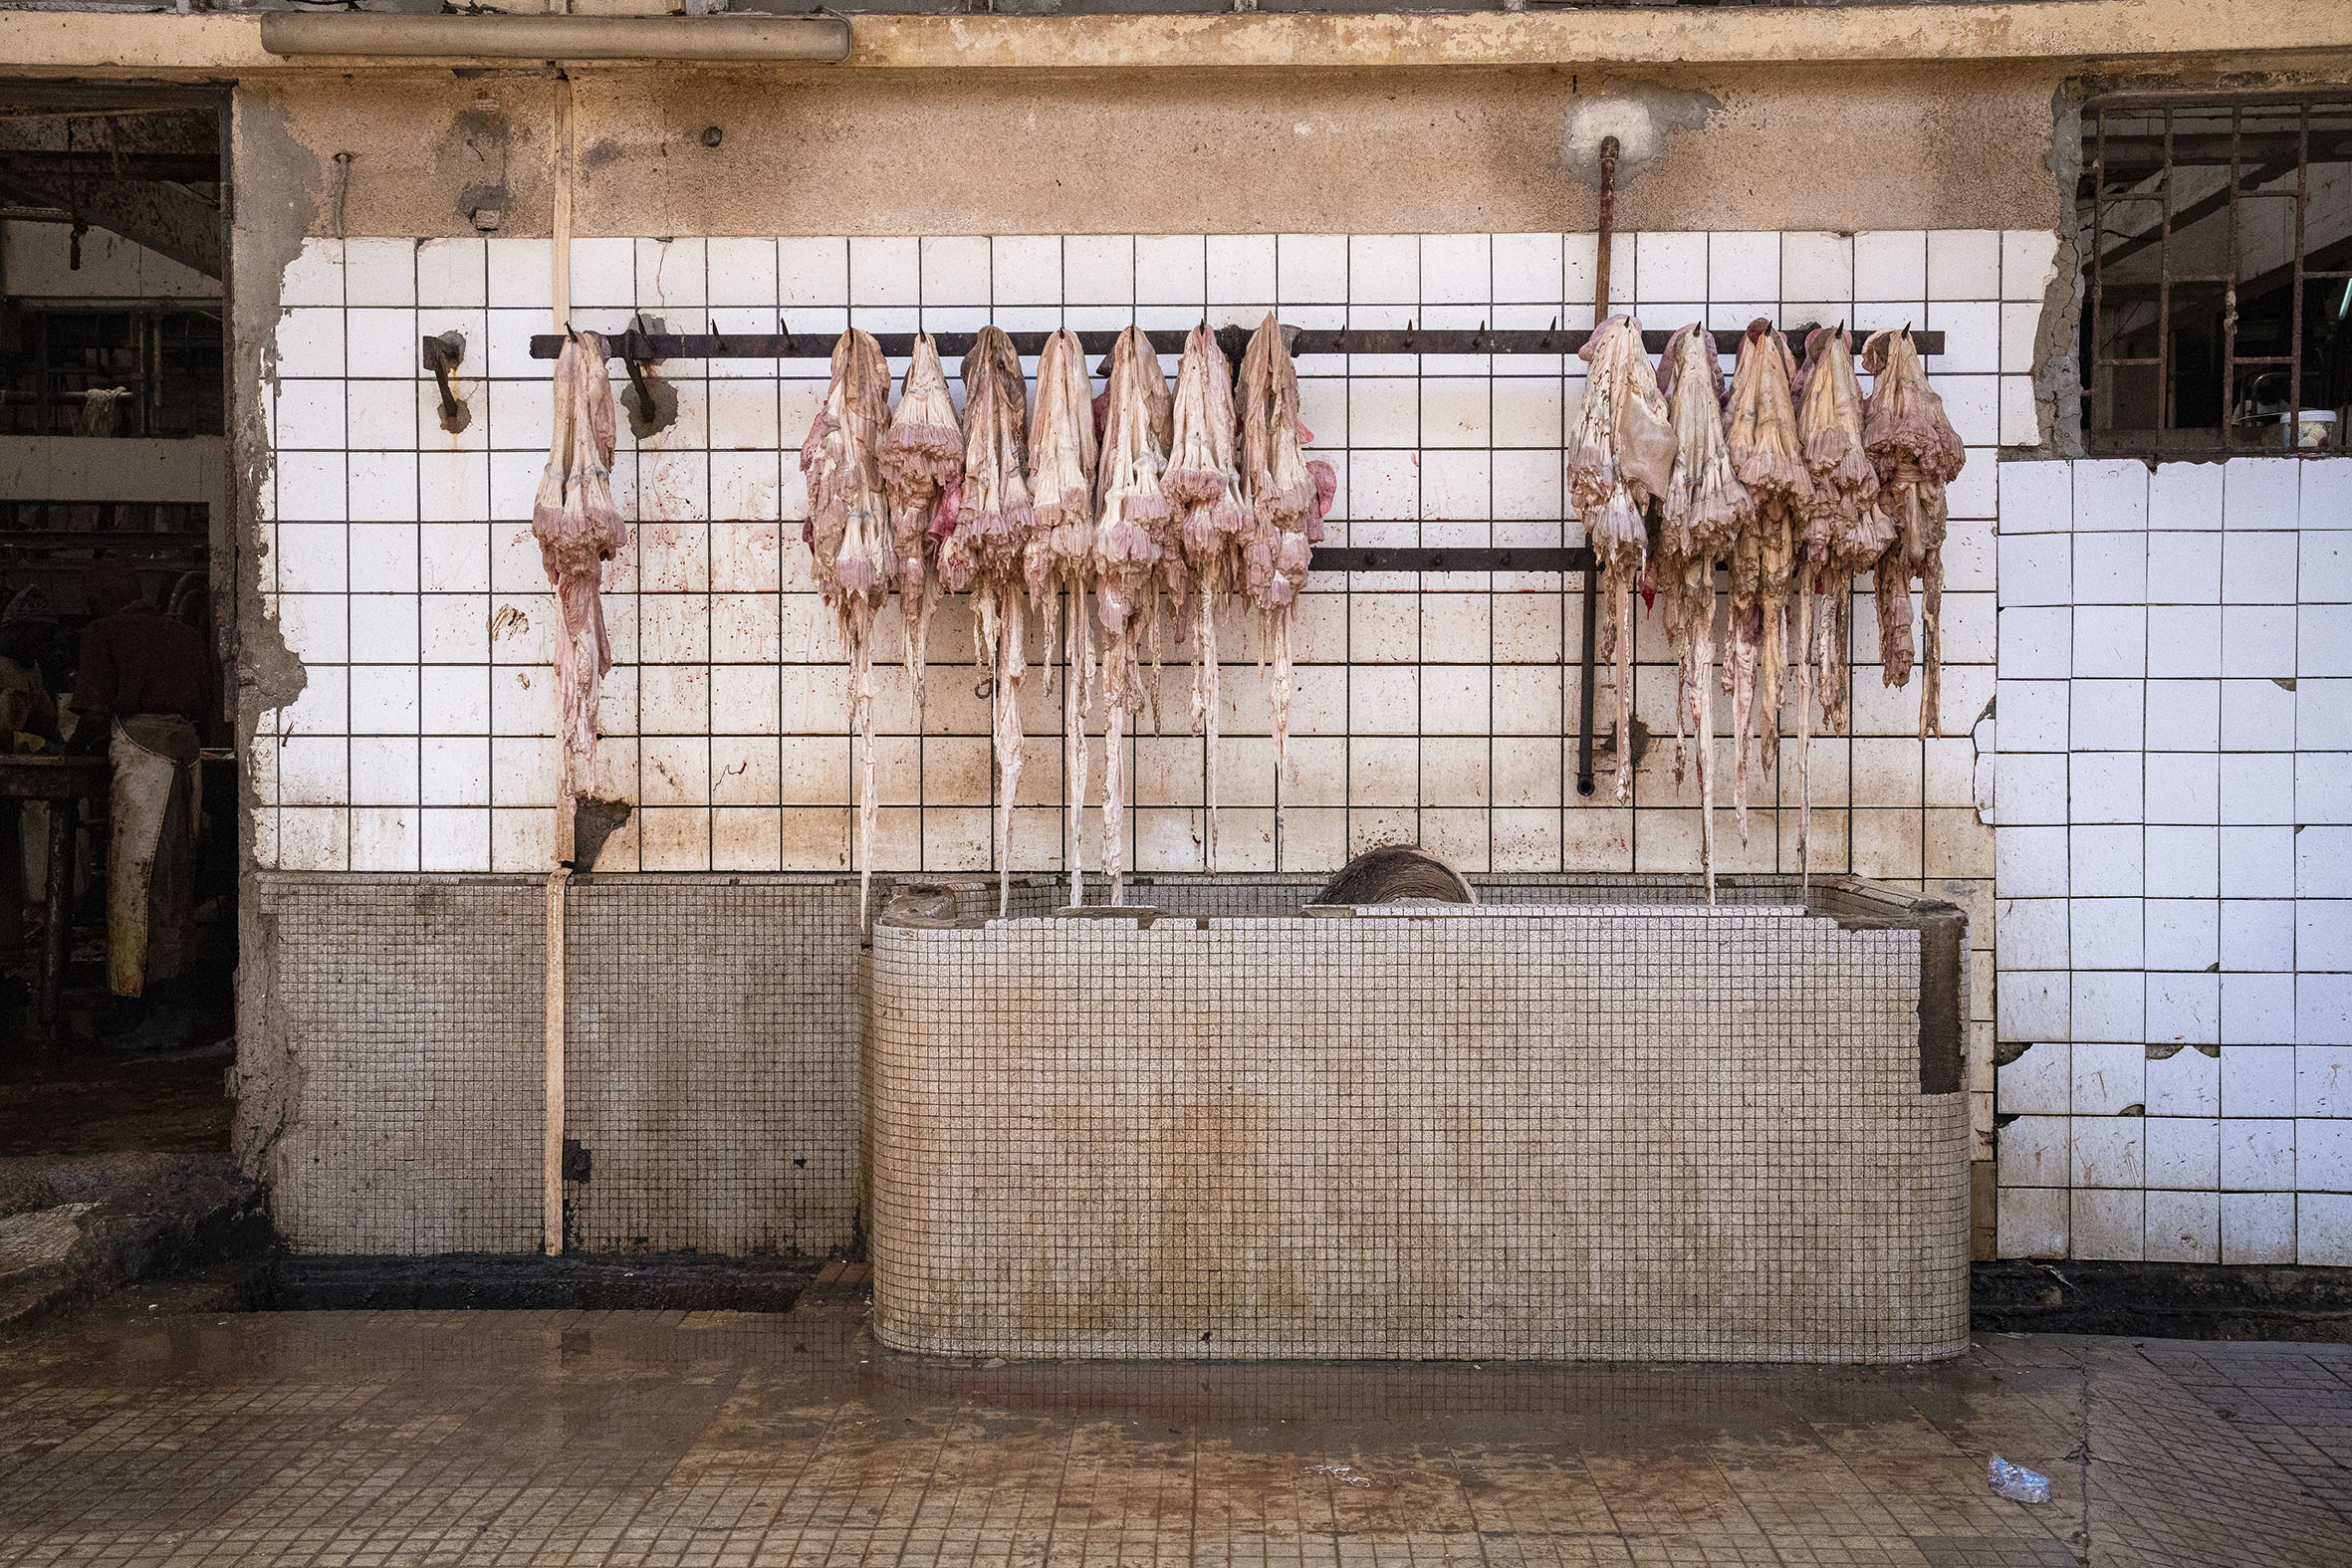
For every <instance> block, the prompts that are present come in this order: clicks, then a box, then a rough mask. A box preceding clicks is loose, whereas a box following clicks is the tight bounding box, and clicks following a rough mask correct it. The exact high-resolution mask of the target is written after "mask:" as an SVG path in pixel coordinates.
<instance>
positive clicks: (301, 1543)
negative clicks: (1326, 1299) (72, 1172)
mask: <svg viewBox="0 0 2352 1568" xmlns="http://www.w3.org/2000/svg"><path fill="white" fill-rule="evenodd" d="M132 1311H135V1308H133V1309H132ZM864 1316H865V1304H864V1301H863V1299H862V1286H861V1284H860V1282H859V1281H858V1279H856V1278H855V1277H853V1270H850V1269H844V1270H839V1271H836V1272H835V1273H834V1275H833V1277H832V1278H830V1279H829V1280H826V1281H822V1282H820V1283H819V1284H818V1285H816V1286H814V1287H813V1288H812V1289H811V1290H810V1291H809V1292H808V1294H807V1295H806V1296H804V1298H803V1301H802V1304H801V1305H800V1306H799V1307H797V1308H796V1309H795V1310H794V1311H793V1312H791V1313H788V1314H779V1315H759V1314H741V1313H727V1312H693V1313H687V1312H659V1313H656V1312H628V1313H623V1312H603V1313H599V1312H491V1313H458V1312H447V1313H442V1312H364V1313H362V1312H353V1313H337V1312H317V1313H283V1314H254V1315H243V1316H215V1315H196V1314H190V1315H174V1314H171V1313H168V1312H166V1313H163V1314H159V1315H157V1316H153V1317H146V1318H144V1319H143V1320H142V1319H139V1318H136V1317H133V1316H131V1315H130V1313H129V1312H122V1313H117V1314H115V1315H112V1316H105V1315H94V1316H92V1317H87V1318H84V1319H83V1320H81V1321H80V1322H79V1323H76V1324H71V1325H68V1326H66V1327H64V1328H61V1329H58V1330H54V1331H52V1332H51V1333H49V1334H48V1335H46V1336H43V1337H39V1338H36V1339H33V1340H31V1341H28V1342H21V1343H19V1344H17V1345H15V1346H13V1347H11V1348H9V1349H7V1350H4V1351H0V1564H8V1565H16V1564H32V1563H44V1564H46V1563H60V1562H105V1563H109V1564H123V1565H128V1564H182V1563H185V1564H195V1563H204V1564H239V1565H244V1564H263V1563H271V1564H276V1563H286V1564H293V1563H337V1564H360V1563H367V1564H394V1563H428V1562H429V1563H435V1564H559V1563H560V1564H589V1563H593V1564H655V1563H659V1564H669V1565H681V1568H682V1565H697V1564H731V1565H750V1564H770V1563H773V1564H794V1565H803V1564H806V1565H815V1564H830V1563H842V1564H847V1563H859V1564H923V1565H938V1564H963V1563H991V1564H999V1563H1001V1564H1016V1563H1019V1564H1045V1563H1054V1564H1095V1563H1100V1564H1105V1565H1113V1564H1116V1565H1122V1568H1123V1565H1126V1564H1140V1563H1188V1564H1189V1563H1216V1564H1245V1563H1246V1564H1251V1565H1275V1564H1282V1565H1293V1564H1298V1565H1303V1564H1334V1565H1336V1564H1358V1563H1361V1564H1388V1563H1398V1564H1407V1563H1409V1564H1423V1563H1478V1564H1513V1565H1521V1564H1551V1563H1564V1564H1599V1563H1607V1564H1649V1563H1676V1564H1680V1563H1708V1564H1746V1563H1757V1564H1767V1563H1768V1564H1774V1565H1781V1564H1833V1563H1834V1564H1861V1563H1873V1564H1901V1565H1905V1568H2065V1565H2069V1564H2083V1563H2095V1564H2100V1565H2102V1568H2103V1565H2108V1564H2117V1565H2124V1564H2131V1565H2137V1564H2198V1563H2217V1562H2241V1563H2261V1564H2268V1565H2286V1568H2294V1565H2303V1564H2309V1565H2315V1568H2316V1565H2320V1564H2340V1563H2343V1562H2345V1561H2348V1560H2352V1468H2348V1466H2347V1455H2348V1454H2352V1346H2345V1345H2330V1344H2310V1345H2302V1344H2292V1345H2290V1344H2258V1343H2237V1344H2224V1343H2204V1342H2192V1341H2184V1340H2131V1339H2091V1338H2076V1337H2059V1336H2017V1335H1986V1336H1983V1337H1981V1338H1980V1339H1979V1340H1978V1342H1977V1343H1976V1344H1975V1346H1974V1347H1973V1348H1972V1349H1971V1350H1970V1352H1969V1353H1968V1355H1966V1356H1965V1357H1963V1358H1962V1359H1960V1360H1958V1361H1955V1362H1949V1363H1944V1364H1941V1365H1938V1366H1933V1367H1920V1368H1904V1369H1889V1370H1878V1371H1858V1370H1825V1369H1818V1368H1808V1369H1796V1368H1766V1367H1743V1366H1716V1367H1707V1368H1699V1367H1693V1366H1688V1365H1682V1366H1676V1365H1633V1364H1626V1365H1608V1366H1580V1367H1567V1366H1558V1365H1544V1364H1518V1365H1506V1364H1499V1363H1489V1364H1484V1365H1481V1364H1473V1363H1395V1364H1387V1365H1366V1364H1360V1363H1359V1364H1355V1365H1350V1366H1336V1365H1313V1364H1291V1365H1285V1366H1279V1367H1278V1366H1266V1365H1247V1364H1238V1365H1223V1366H1171V1365H1164V1364H1163V1365H1152V1364H1148V1363H1104V1362H1096V1363H1078V1362H1012V1363H1006V1362H996V1361H992V1362H987V1363H974V1362H970V1361H961V1362H952V1361H933V1360H926V1359H921V1358H913V1357H905V1356H897V1355H893V1354H891V1353H889V1352H887V1351H884V1350H882V1349H880V1348H879V1347H877V1346H875V1345H874V1343H873V1342H872V1340H871V1338H870V1337H869V1336H868V1334H867V1333H866V1331H865V1328H864ZM1995 1453H1999V1454H2001V1455H2003V1456H2007V1457H2009V1458H2011V1459H2014V1460H2016V1461H2017V1462H2020V1463H2023V1464H2027V1465H2030V1466H2032V1467H2033V1468H2035V1469H2039V1470H2041V1471H2043V1472H2044V1473H2046V1474H2047V1475H2049V1477H2050V1480H2051V1501H2050V1502H2048V1503H2047V1504H2043V1505H2039V1506H2025V1505H2021V1504H2018V1503H2013V1502H2008V1501H2004V1500H2003V1499H2001V1498H1999V1497H1998V1496H1996V1495H1994V1494H1993V1492H1992V1491H1991V1490H1989V1489H1988V1487H1987V1485H1986V1480H1985V1470H1986V1460H1987V1456H1989V1455H1991V1454H1995Z"/></svg>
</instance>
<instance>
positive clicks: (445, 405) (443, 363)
mask: <svg viewBox="0 0 2352 1568" xmlns="http://www.w3.org/2000/svg"><path fill="white" fill-rule="evenodd" d="M464 362H465V334H463V333H460V332H446V333H442V334H439V335H438V336H431V337H427V338H425V339H424V367H425V368H426V369H427V370H430V371H431V372H432V375H433V381H434V383H435V384H436V385H438V386H439V387H440V388H441V428H442V429H444V430H446V431H448V432H449V433H450V434H451V435H455V434H457V433H458V432H459V431H460V430H463V429H464V428H465V427H466V426H468V425H470V424H472V423H473V422H474V411H473V409H471V408H469V407H468V406H466V400H465V399H464V398H462V397H460V396H458V395H457V388H456V387H455V386H453V385H452V384H451V383H450V379H449V378H450V377H451V376H452V375H455V374H456V373H457V367H458V366H459V365H461V364H463V363H464Z"/></svg>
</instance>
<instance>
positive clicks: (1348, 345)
mask: <svg viewBox="0 0 2352 1568" xmlns="http://www.w3.org/2000/svg"><path fill="white" fill-rule="evenodd" d="M1815 325H1816V324H1814V323H1807V324H1805V325H1804V326H1802V327H1793V328H1787V329H1784V331H1786V332H1787V333H1788V335H1789V336H1790V337H1792V338H1795V339H1799V340H1801V339H1802V336H1803V335H1804V334H1806V333H1809V332H1811V331H1812V330H1813V327H1814V326H1815ZM592 336H595V337H596V338H597V339H598V340H599V341H601V342H602V343H603V345H604V352H605V354H606V355H607V356H609V357H617V358H621V359H628V360H632V361H635V362H638V363H658V362H660V361H661V360H664V359H823V358H826V357H827V356H829V355H830V354H831V353H832V351H833V342H834V340H835V339H836V338H837V337H838V336H839V335H838V334H827V333H792V332H786V333H719V332H709V333H648V332H643V331H640V330H638V329H636V328H630V329H629V330H628V331H626V332H620V333H596V334H593V335H592ZM975 336H978V335H977V334H974V333H961V332H955V333H933V334H932V335H931V341H932V342H933V343H934V344H935V345H936V346H937V347H938V349H939V353H940V357H942V358H944V359H954V358H956V357H957V356H959V355H961V354H965V353H969V352H970V351H971V348H972V341H973V338H974V337H975ZM1005 336H1008V337H1010V338H1012V339H1013V346H1014V347H1015V348H1016V349H1018V350H1020V351H1021V352H1022V353H1024V354H1036V353H1040V352H1042V351H1043V350H1044V349H1045V346H1046V339H1047V338H1048V337H1049V336H1052V334H1050V333H1042V332H1037V333H1027V332H1025V333H1007V334H1006V335H1005ZM1118 336H1119V335H1118V333H1117V332H1115V331H1106V332H1081V333H1079V334H1078V335H1077V338H1078V342H1079V345H1080V346H1082V347H1083V348H1084V349H1085V350H1086V352H1088V353H1090V354H1094V353H1108V352H1110V350H1111V348H1112V346H1113V345H1114V344H1115V343H1116V342H1117V341H1118ZM1144 336H1146V337H1148V338H1150V339H1151V345H1152V346H1153V347H1154V348H1157V349H1158V350H1159V351H1160V352H1162V353H1182V352H1183V351H1184V339H1185V337H1186V336H1187V334H1186V332H1185V331H1184V330H1183V329H1180V328H1178V329H1167V330H1161V331H1147V332H1146V333H1145V334H1144ZM1590 336H1592V333H1591V331H1590V329H1588V328H1583V327H1549V328H1519V327H1513V328H1487V327H1479V328H1476V329H1464V328H1453V327H1447V328H1436V327H1431V328H1422V327H1378V328H1368V327H1336V328H1332V327H1302V328H1298V329H1296V330H1295V331H1294V332H1293V334H1292V336H1291V339H1290V341H1291V352H1292V354H1293V355H1294V356H1296V355H1302V354H1331V353H1387V354H1482V353H1505V354H1514V353H1544V354H1555V353H1574V352H1575V351H1576V350H1577V349H1579V348H1581V347H1583V346H1584V343H1585V340H1586V339H1587V338H1589V337H1590ZM1671 336H1673V334H1671V333H1663V332H1646V333H1643V334H1642V346H1643V347H1644V348H1646V349H1647V350H1648V351H1650V352H1651V353H1663V352H1665V351H1666V342H1667V339H1668V338H1669V337H1671ZM873 337H874V340H875V341H876V342H878V343H880V344H881V345H882V352H883V353H884V354H885V355H887V356H889V357H891V358H904V357H906V355H908V354H910V353H912V352H914V346H915V335H914V334H913V333H875V334H874V335H873ZM1249 339H1250V329H1248V328H1245V327H1224V328H1220V329H1218V332H1217V340H1218V342H1219V344H1220V345H1221V346H1222V347H1223V348H1224V349H1225V351H1226V357H1228V358H1230V359H1237V360H1238V359H1239V358H1240V357H1241V352H1242V349H1243V347H1244V346H1245V345H1246V344H1247V343H1248V342H1249ZM1911 340H1912V341H1913V342H1914V343H1916V344H1918V346H1919V351H1920V352H1921V353H1923V354H1930V355H1933V354H1940V353H1942V352H1943V351H1944V335H1943V334H1942V333H1940V332H1914V333H1913V334H1912V335H1911ZM563 348H564V336H563V334H561V333H541V334H539V335H538V336H534V337H533V338H532V339H531V357H532V358H534V359H553V358H554V357H556V355H557V354H559V353H561V352H562V351H563Z"/></svg>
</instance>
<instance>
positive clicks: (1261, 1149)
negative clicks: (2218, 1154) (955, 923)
mask: <svg viewBox="0 0 2352 1568" xmlns="http://www.w3.org/2000/svg"><path fill="white" fill-rule="evenodd" d="M1600 880H1603V879H1596V882H1597V881H1600ZM1605 880H1606V881H1608V882H1611V883H1615V882H1618V881H1620V880H1624V879H1605ZM1631 880H1635V881H1639V880H1642V879H1631ZM1748 880H1749V883H1750V885H1749V886H1747V887H1745V888H1743V889H1742V890H1741V896H1742V898H1743V899H1744V900H1748V901H1747V902H1743V903H1740V904H1727V905H1725V906H1723V907H1719V908H1716V909H1712V910H1711V909H1707V908H1704V907H1699V906H1694V905H1691V904H1687V903H1660V902H1649V901H1646V900H1642V899H1640V898H1639V896H1638V895H1636V896H1634V897H1626V896H1624V895H1625V892H1626V891H1627V890H1625V889H1622V888H1619V887H1615V886H1594V887H1588V888H1582V889H1578V888H1576V887H1575V886H1574V885H1573V879H1562V881H1561V882H1560V883H1559V884H1555V887H1554V889H1547V890H1546V891H1551V892H1554V893H1555V895H1556V896H1558V901H1557V902H1554V903H1546V904H1517V905H1511V904H1506V905H1489V906H1487V907H1484V908H1481V909H1478V910H1475V911H1442V912H1441V911H1427V910H1421V911H1414V912H1411V913H1397V912H1383V913H1372V912H1359V913H1357V914H1356V915H1354V916H1352V917H1345V918H1302V917H1299V916H1295V915H1293V916H1289V917H1283V916H1267V915H1240V916H1228V915H1225V914H1224V913H1222V912H1220V913H1218V914H1216V915H1214V916H1210V917H1207V918H1203V917H1201V916H1198V915H1194V914H1191V913H1190V912H1187V913H1185V914H1182V915H1177V914H1173V913H1171V914H1170V915H1169V916H1168V917H1165V918H1162V919H1160V920H1159V921H1158V922H1157V923H1155V924H1154V925H1152V926H1151V927H1150V928H1148V929H1139V928H1137V927H1136V926H1135V925H1133V924H1130V923H1122V922H1115V921H1107V920H1060V919H1053V918H1044V919H1037V918H1028V919H1023V918H1016V919H1015V920H1013V921H1011V922H1003V923H996V924H989V925H977V924H975V925H971V926H964V927H957V928H946V929H942V928H937V927H932V928H923V929H917V928H912V927H901V926H896V925H892V924H889V923H887V922H886V921H885V922H884V923H880V924H877V926H876V928H875V930H874V939H873V959H872V1012H871V1015H870V1020H869V1027H868V1032H867V1040H866V1049H867V1060H866V1086H867V1095H868V1099H867V1138H868V1148H869V1152H870V1160H871V1172H870V1183H871V1189H870V1195H869V1205H868V1227H869V1230H870V1242H869V1244H870V1248H871V1255H872V1257H873V1261H874V1279H875V1297H874V1302H875V1315H874V1328H875V1332H876V1334H877V1335H878V1336H879V1337H880V1338H881V1340H882V1341H883V1342H884V1343H886V1344H888V1345H891V1346H893V1347H896V1348H900V1349H907V1350H916V1351H926V1352H934V1353H942V1354H959V1355H1001V1356H1006V1357H1025V1356H1030V1357H1035V1356H1126V1357H1203V1356H1205V1357H1236V1358H1245V1357H1246V1358H1263V1357H1360V1358H1383V1359H1385V1358H1479V1359H1485V1358H1562V1359H1575V1358H1596V1359H1627V1358H1635V1359H1651V1358H1670V1359H1690V1360H1726V1361H1729V1360H1741V1361H1747V1360H1769V1361H1809V1362H1894V1361H1916V1360H1924V1359H1932V1358H1937V1357H1944V1356H1952V1355H1957V1354H1959V1353H1960V1352H1961V1351H1962V1350H1963V1349H1964V1348H1965V1347H1966V1345H1967V1341H1968V1212H1969V1181H1968V1134H1969V1127H1968V1102H1967V1096H1966V1095H1965V1094H1964V1093H1962V1092H1959V1090H1960V1089H1961V1083H1960V1081H1959V1080H1960V1055H1959V1049H1958V1036H1959V1028H1960V1024H1959V999H1960V997H1961V996H1962V995H1964V994H1965V992H1964V981H1963V976H1962V974H1961V969H1962V963H1963V960H1962V954H1963V952H1964V950H1965V930H1964V925H1963V917H1962V916H1961V914H1960V912H1959V911H1958V910H1957V909H1955V908H1953V906H1950V905H1946V904H1938V903H1932V902H1928V901H1923V900H1915V899H1912V898H1910V897H1909V896H1907V895H1904V894H1901V893H1896V892H1894V891H1892V890H1890V889H1883V888H1878V887H1875V886H1873V885H1871V884H1867V883H1860V882H1855V881H1850V880H1844V881H1841V882H1839V883H1838V884H1836V885H1833V886H1832V887H1829V888H1825V889H1824V888H1816V889H1815V890H1814V892H1813V893H1812V895H1811V896H1810V898H1809V899H1806V900H1804V901H1802V902H1800V901H1799V899H1800V895H1799V894H1798V893H1797V890H1796V888H1795V885H1794V879H1793V878H1791V879H1786V881H1787V886H1786V887H1785V889H1784V890H1782V891H1781V892H1780V895H1779V896H1780V900H1781V901H1780V902H1777V903H1773V902H1757V901H1755V900H1760V899H1764V898H1766V897H1768V896H1769V894H1770V892H1771V889H1770V888H1769V887H1767V886H1764V885H1762V884H1764V883H1765V882H1766V880H1767V879H1748ZM1513 892H1514V894H1516V895H1518V896H1521V897H1525V896H1527V895H1528V894H1529V893H1530V892H1532V890H1531V889H1525V888H1523V889H1514V890H1513ZM1686 896H1687V895H1686ZM1172 902H1175V903H1176V905H1177V907H1178V908H1181V907H1182V901H1181V900H1177V901H1172Z"/></svg>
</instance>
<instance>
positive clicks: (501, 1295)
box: [246, 1252, 865, 1312]
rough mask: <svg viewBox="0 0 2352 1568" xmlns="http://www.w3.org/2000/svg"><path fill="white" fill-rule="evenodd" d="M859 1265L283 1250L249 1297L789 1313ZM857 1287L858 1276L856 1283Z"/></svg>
mask: <svg viewBox="0 0 2352 1568" xmlns="http://www.w3.org/2000/svg"><path fill="white" fill-rule="evenodd" d="M864 1268H865V1265H864V1264H862V1263H847V1262H844V1261H843V1260H841V1259H837V1258H835V1259H829V1260H828V1259H825V1258H818V1257H712V1256H708V1255H705V1254H701V1253H679V1252H668V1253H644V1254H639V1253H631V1254H628V1255H625V1256H612V1255H601V1256H599V1255H586V1256H584V1255H579V1254H566V1255H563V1256H559V1257H537V1256H514V1255H508V1254H503V1253H490V1252H457V1253H447V1254H443V1255H439V1256H433V1257H374V1256H314V1255H308V1254H301V1253H283V1254H280V1255H279V1256H277V1257H275V1258H273V1259H271V1260H270V1262H269V1263H268V1264H267V1265H266V1266H264V1267H263V1268H262V1269H260V1270H259V1271H258V1272H257V1273H256V1275H255V1277H254V1279H253V1281H252V1283H251V1285H250V1287H249V1288H248V1290H247V1291H246V1304H247V1305H248V1306H249V1307H250V1308H251V1309H252V1310H255V1311H263V1312H353V1311H359V1312H404V1311H405V1312H415V1311H426V1312H431V1311H442V1312H446V1311H476V1312H480V1311H523V1312H534V1311H536V1312H546V1311H602V1312H613V1311H638V1312H645V1311H653V1312H659V1311H687V1312H788V1311H790V1310H792V1307H793V1305H794V1303H796V1302H797V1301H799V1300H800V1299H801V1297H802V1295H803V1293H804V1292H806V1291H807V1290H808V1289H809V1288H810V1287H811V1286H812V1285H815V1284H817V1283H818V1282H819V1280H820V1278H821V1276H823V1278H824V1280H825V1285H826V1287H827V1288H831V1287H833V1286H835V1284H836V1283H847V1281H846V1280H844V1279H843V1278H842V1276H843V1275H844V1273H845V1272H847V1271H849V1270H854V1271H855V1272H856V1273H857V1275H858V1279H859V1281H862V1279H863V1277H864ZM859 1288H861V1289H862V1283H860V1284H859Z"/></svg>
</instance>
